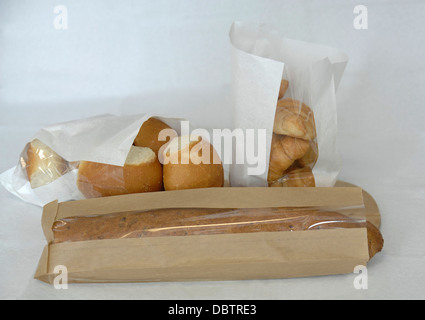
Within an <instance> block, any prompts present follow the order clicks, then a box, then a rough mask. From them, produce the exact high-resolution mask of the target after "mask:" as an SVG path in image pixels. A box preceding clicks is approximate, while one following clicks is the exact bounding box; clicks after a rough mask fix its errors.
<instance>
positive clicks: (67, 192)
mask: <svg viewBox="0 0 425 320" xmlns="http://www.w3.org/2000/svg"><path fill="white" fill-rule="evenodd" d="M151 117H156V118H158V119H160V120H162V121H163V122H165V123H166V124H168V125H169V126H170V127H171V128H173V129H174V130H175V131H176V133H177V134H181V128H182V126H181V122H182V121H185V120H184V119H176V118H166V117H161V116H158V115H154V114H137V115H111V114H106V115H99V116H95V117H91V118H85V119H80V120H74V121H69V122H64V123H58V124H55V125H51V126H48V127H45V128H43V129H41V130H39V131H38V132H37V133H36V134H35V135H34V137H33V138H34V139H38V140H40V141H41V142H43V143H44V144H45V145H47V146H48V147H50V148H51V149H52V150H53V151H55V152H56V153H57V154H58V155H60V156H61V157H62V158H64V159H65V160H66V161H68V162H69V170H67V172H66V173H65V174H63V175H62V176H60V177H59V178H58V179H56V180H54V181H53V182H51V183H49V184H46V185H43V186H40V187H37V188H34V189H33V188H31V185H30V182H29V180H28V177H27V173H26V168H25V164H24V163H23V162H24V161H22V158H23V157H24V156H25V150H26V148H27V147H25V148H24V149H23V151H22V153H21V161H19V163H18V164H17V165H16V166H15V167H13V168H10V169H9V170H7V171H5V172H3V173H2V174H1V175H0V183H1V184H2V185H3V186H4V187H5V188H6V189H7V190H8V191H9V192H11V193H12V194H14V195H15V196H17V197H19V198H20V199H22V200H24V201H26V202H28V203H32V204H35V205H38V206H44V205H45V204H47V203H48V202H50V201H53V200H58V201H61V202H62V201H69V200H81V199H84V198H85V197H84V196H83V195H82V194H81V192H80V191H79V190H78V188H77V184H76V181H77V173H78V168H77V166H76V165H74V164H73V162H77V163H78V162H79V161H82V160H85V161H92V162H100V163H106V164H110V165H116V166H123V165H124V163H125V160H126V158H127V155H128V152H129V150H130V147H131V146H132V144H133V141H134V139H135V137H136V136H137V133H138V132H139V129H140V127H141V126H142V124H143V123H144V122H145V121H146V120H147V119H149V118H151ZM189 130H190V128H189ZM46 174H48V173H46Z"/></svg>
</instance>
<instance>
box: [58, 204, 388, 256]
mask: <svg viewBox="0 0 425 320" xmlns="http://www.w3.org/2000/svg"><path fill="white" fill-rule="evenodd" d="M340 228H367V229H368V234H369V237H370V239H369V240H370V243H369V245H370V247H369V251H370V254H371V256H373V255H374V254H375V253H376V252H377V251H379V250H380V249H379V250H377V249H376V247H375V245H377V246H379V244H377V242H379V236H378V234H379V230H378V229H377V228H376V227H374V226H373V225H372V224H371V223H369V222H367V221H366V220H365V218H364V208H362V207H357V208H341V209H340V210H335V209H333V210H331V209H326V208H294V207H288V208H283V207H280V208H239V209H227V208H166V209H154V210H144V211H136V212H119V213H113V214H104V215H96V214H93V215H85V216H71V217H64V218H61V219H57V220H56V221H54V223H53V224H52V231H53V235H54V237H53V243H62V242H75V241H90V240H104V239H105V240H106V239H126V238H149V237H171V236H191V235H213V234H235V233H252V232H282V231H291V232H295V231H307V230H319V229H340ZM372 243H373V247H372Z"/></svg>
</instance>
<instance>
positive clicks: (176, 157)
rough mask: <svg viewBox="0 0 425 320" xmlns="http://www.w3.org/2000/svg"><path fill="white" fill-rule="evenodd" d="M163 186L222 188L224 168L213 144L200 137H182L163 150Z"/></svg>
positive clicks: (175, 139)
mask: <svg viewBox="0 0 425 320" xmlns="http://www.w3.org/2000/svg"><path fill="white" fill-rule="evenodd" d="M163 157H164V162H163V164H164V189H165V190H180V189H195V188H210V187H223V184H224V170H223V164H222V163H221V160H220V157H219V156H218V154H217V152H216V151H215V150H214V147H213V146H212V145H211V144H210V143H209V142H208V141H206V140H204V139H202V138H201V137H199V136H196V137H193V136H183V137H182V136H179V137H176V138H174V139H172V140H171V141H170V143H169V144H168V145H167V147H166V148H165V149H164V153H163Z"/></svg>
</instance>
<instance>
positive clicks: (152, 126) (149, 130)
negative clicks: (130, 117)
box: [134, 118, 172, 155]
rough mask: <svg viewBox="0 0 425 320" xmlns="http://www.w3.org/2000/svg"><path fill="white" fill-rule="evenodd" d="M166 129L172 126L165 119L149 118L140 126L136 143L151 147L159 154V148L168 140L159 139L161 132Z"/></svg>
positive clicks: (136, 144) (139, 145) (140, 145)
mask: <svg viewBox="0 0 425 320" xmlns="http://www.w3.org/2000/svg"><path fill="white" fill-rule="evenodd" d="M164 129H170V130H172V128H171V127H170V126H169V125H167V124H166V123H164V122H163V121H161V120H159V119H156V118H149V119H148V120H146V121H145V122H144V123H143V125H142V126H141V127H140V130H139V133H138V134H137V136H136V138H135V139H134V145H135V146H138V147H147V148H151V149H152V150H153V152H155V154H157V155H158V151H159V149H160V148H161V147H162V146H163V145H164V144H165V143H167V140H165V141H160V140H158V135H159V133H160V132H161V131H162V130H164ZM168 140H169V139H168Z"/></svg>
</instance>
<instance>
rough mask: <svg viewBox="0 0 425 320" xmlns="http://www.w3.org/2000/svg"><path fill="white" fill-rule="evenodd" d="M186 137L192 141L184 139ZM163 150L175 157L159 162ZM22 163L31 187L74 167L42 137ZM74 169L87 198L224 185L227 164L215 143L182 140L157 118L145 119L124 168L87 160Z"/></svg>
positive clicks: (167, 155)
mask: <svg viewBox="0 0 425 320" xmlns="http://www.w3.org/2000/svg"><path fill="white" fill-rule="evenodd" d="M164 129H165V130H166V129H168V130H170V131H167V132H166V134H165V135H164V136H166V137H168V139H165V140H164V141H163V140H162V139H161V137H160V133H161V132H162V130H164ZM170 133H173V134H170ZM186 140H187V141H188V143H183V142H184V141H186ZM168 145H169V146H170V147H168V148H166V146H168ZM203 152H204V153H206V156H207V158H206V161H204V162H201V163H198V162H197V161H192V159H199V158H202V153H203ZM162 154H164V155H166V157H165V158H167V159H170V160H171V161H170V162H169V163H163V162H162V161H160V158H161V156H162ZM192 154H194V155H195V156H192ZM21 164H22V166H23V167H24V168H25V170H26V173H27V177H28V181H29V182H30V184H31V188H33V189H35V188H38V187H41V186H44V185H47V184H49V183H51V182H53V181H55V180H56V179H58V178H60V177H61V176H63V175H64V174H65V173H67V172H68V171H70V170H71V167H70V165H69V163H68V162H67V161H66V160H65V159H64V158H62V157H61V156H60V155H58V154H57V153H56V152H54V151H53V150H52V149H51V148H49V147H48V146H47V145H45V144H44V143H42V142H41V141H39V140H38V139H34V140H33V141H32V142H31V143H29V144H28V145H27V148H26V152H25V153H24V156H22V157H21ZM73 167H77V168H78V175H77V187H78V189H79V190H80V191H81V193H82V194H83V195H84V196H85V197H86V198H97V197H106V196H115V195H122V194H129V193H142V192H154V191H162V190H179V189H194V188H209V187H223V185H224V170H223V164H222V162H221V160H220V157H219V156H218V154H217V153H216V151H215V150H214V148H213V146H212V145H211V144H210V143H209V142H208V141H206V140H204V139H202V138H201V137H190V139H183V137H180V136H177V133H176V132H175V131H174V130H173V129H172V128H171V127H170V126H168V125H167V124H166V123H164V122H163V121H161V120H159V119H157V118H149V119H148V120H147V121H145V122H144V123H143V125H142V126H141V128H140V130H139V132H138V134H137V136H136V138H135V139H134V142H133V145H132V146H131V148H130V150H129V153H128V155H127V158H126V160H125V164H124V166H115V165H110V164H106V163H99V162H91V161H84V160H83V161H79V162H76V164H75V166H73Z"/></svg>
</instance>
